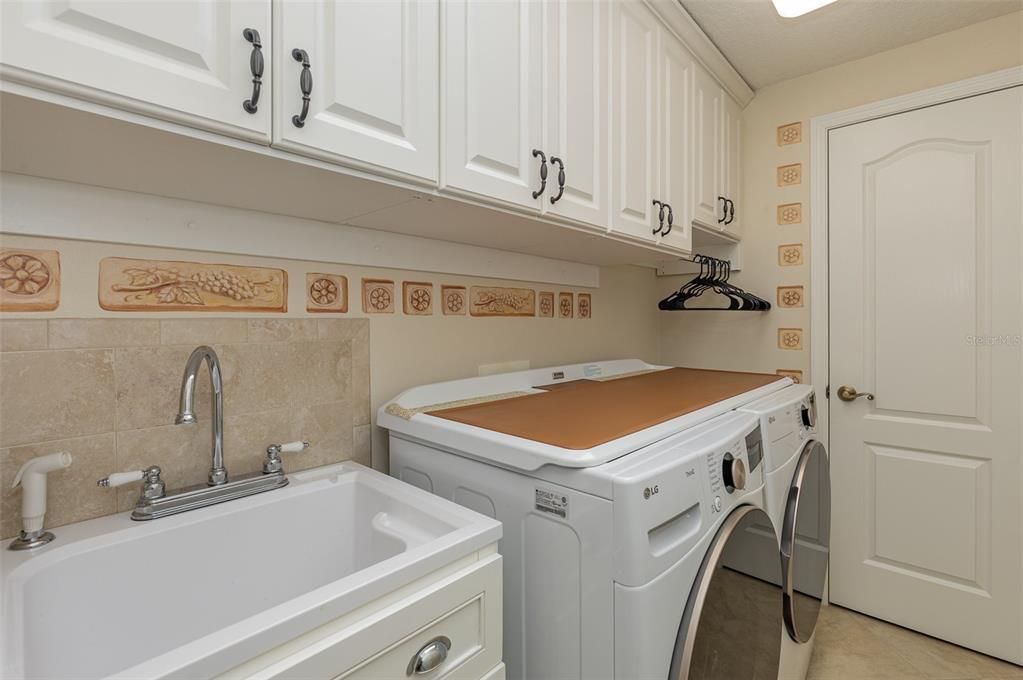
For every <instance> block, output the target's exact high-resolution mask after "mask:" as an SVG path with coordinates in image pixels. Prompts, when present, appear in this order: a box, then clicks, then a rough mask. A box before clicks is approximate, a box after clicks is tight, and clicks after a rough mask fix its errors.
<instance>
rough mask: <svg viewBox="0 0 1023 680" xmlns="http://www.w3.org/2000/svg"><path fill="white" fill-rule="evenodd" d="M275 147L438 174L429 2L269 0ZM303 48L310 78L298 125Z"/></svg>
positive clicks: (434, 24) (434, 42)
mask: <svg viewBox="0 0 1023 680" xmlns="http://www.w3.org/2000/svg"><path fill="white" fill-rule="evenodd" d="M274 21H275V26H276V29H275V36H277V46H276V50H275V53H274V64H275V69H274V73H275V75H276V82H277V83H279V87H278V88H277V90H276V93H277V97H276V102H277V114H278V115H277V116H276V117H275V120H274V145H275V146H279V147H281V148H283V149H289V150H291V151H296V152H298V153H302V154H305V155H310V156H315V157H319V158H322V159H324V160H328V161H333V162H340V163H345V164H350V165H355V166H356V167H368V168H369V169H373V170H381V169H382V170H383V171H384V172H386V173H390V174H402V175H411V176H414V177H417V178H422V179H425V180H430V181H431V182H435V181H436V179H437V174H438V163H439V160H438V137H439V131H438V127H437V126H438V122H437V121H438V108H439V105H440V104H439V96H438V90H439V76H438V72H437V68H438V66H437V64H438V50H439V35H440V29H439V24H438V8H437V3H436V2H434V1H432V0H386V1H384V2H381V1H379V0H359V1H352V0H317V1H316V2H286V1H281V0H278V2H277V3H276V4H275V5H274ZM296 49H299V50H305V54H306V55H307V56H308V61H309V74H310V75H311V76H312V91H311V92H310V96H309V110H308V113H307V115H306V117H305V119H304V120H303V121H300V122H302V123H303V124H302V126H301V127H299V126H297V125H296V124H295V121H294V120H293V117H294V116H296V115H298V116H300V115H301V111H302V104H303V99H302V91H301V86H300V79H301V77H302V71H303V65H302V62H301V61H298V60H296V58H295V56H294V54H293V51H294V50H296Z"/></svg>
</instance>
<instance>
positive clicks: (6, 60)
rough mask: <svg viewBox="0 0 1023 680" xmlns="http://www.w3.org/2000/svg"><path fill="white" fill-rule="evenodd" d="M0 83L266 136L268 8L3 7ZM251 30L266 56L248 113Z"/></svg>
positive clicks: (169, 2) (184, 2) (201, 4)
mask: <svg viewBox="0 0 1023 680" xmlns="http://www.w3.org/2000/svg"><path fill="white" fill-rule="evenodd" d="M0 24H2V33H0V36H2V39H0V45H2V48H0V60H2V62H3V64H4V77H5V79H8V80H12V81H16V82H21V83H25V84H28V85H33V86H36V87H40V88H42V89H45V90H50V91H55V92H59V93H61V94H66V95H69V96H73V97H76V98H79V99H86V100H90V101H94V102H98V103H101V104H107V105H111V106H116V107H117V108H121V109H127V110H129V111H134V112H136V113H141V114H144V115H148V116H153V117H157V118H162V119H165V120H171V121H174V122H178V123H183V124H185V125H190V126H193V127H200V128H205V129H208V130H212V131H214V132H218V133H221V134H227V135H232V136H236V137H242V138H245V139H250V140H254V141H261V142H266V141H268V140H269V138H270V134H269V133H270V108H271V107H270V96H269V95H270V92H269V88H270V83H269V82H267V81H268V80H269V78H268V76H269V71H270V69H269V64H268V63H266V62H269V54H270V48H271V40H270V3H269V2H268V1H265V0H264V1H256V0H251V1H250V0H165V1H164V0H159V1H154V2H132V1H129V0H117V1H114V0H92V1H87V0H64V1H63V2H22V1H14V0H5V1H4V2H3V3H0ZM245 29H254V30H255V31H257V32H258V33H259V36H260V38H261V45H262V53H263V55H264V63H265V68H264V74H263V78H262V81H263V82H262V92H261V93H260V97H259V100H258V102H257V104H256V107H255V108H256V110H255V112H254V113H249V112H247V111H246V110H245V109H244V108H243V106H242V104H243V102H245V101H246V100H248V99H250V98H251V97H252V94H253V83H252V81H253V76H252V71H251V69H250V57H251V55H252V52H253V49H254V48H253V44H252V43H251V42H249V41H248V40H246V39H245V37H244V36H243V31H245Z"/></svg>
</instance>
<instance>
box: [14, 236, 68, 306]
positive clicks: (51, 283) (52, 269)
mask: <svg viewBox="0 0 1023 680" xmlns="http://www.w3.org/2000/svg"><path fill="white" fill-rule="evenodd" d="M59 304H60V253H59V252H57V251H56V250H27V249H24V248H0V311H3V312H49V311H52V310H54V309H56V308H57V306H58V305H59Z"/></svg>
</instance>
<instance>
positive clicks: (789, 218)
mask: <svg viewBox="0 0 1023 680" xmlns="http://www.w3.org/2000/svg"><path fill="white" fill-rule="evenodd" d="M802 221H803V204H802V203H785V204H784V205H779V206H778V224H799V223H800V222H802Z"/></svg>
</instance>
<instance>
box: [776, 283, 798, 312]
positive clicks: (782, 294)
mask: <svg viewBox="0 0 1023 680" xmlns="http://www.w3.org/2000/svg"><path fill="white" fill-rule="evenodd" d="M778 306H779V307H783V308H793V307H802V306H803V287H802V286H778Z"/></svg>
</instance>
